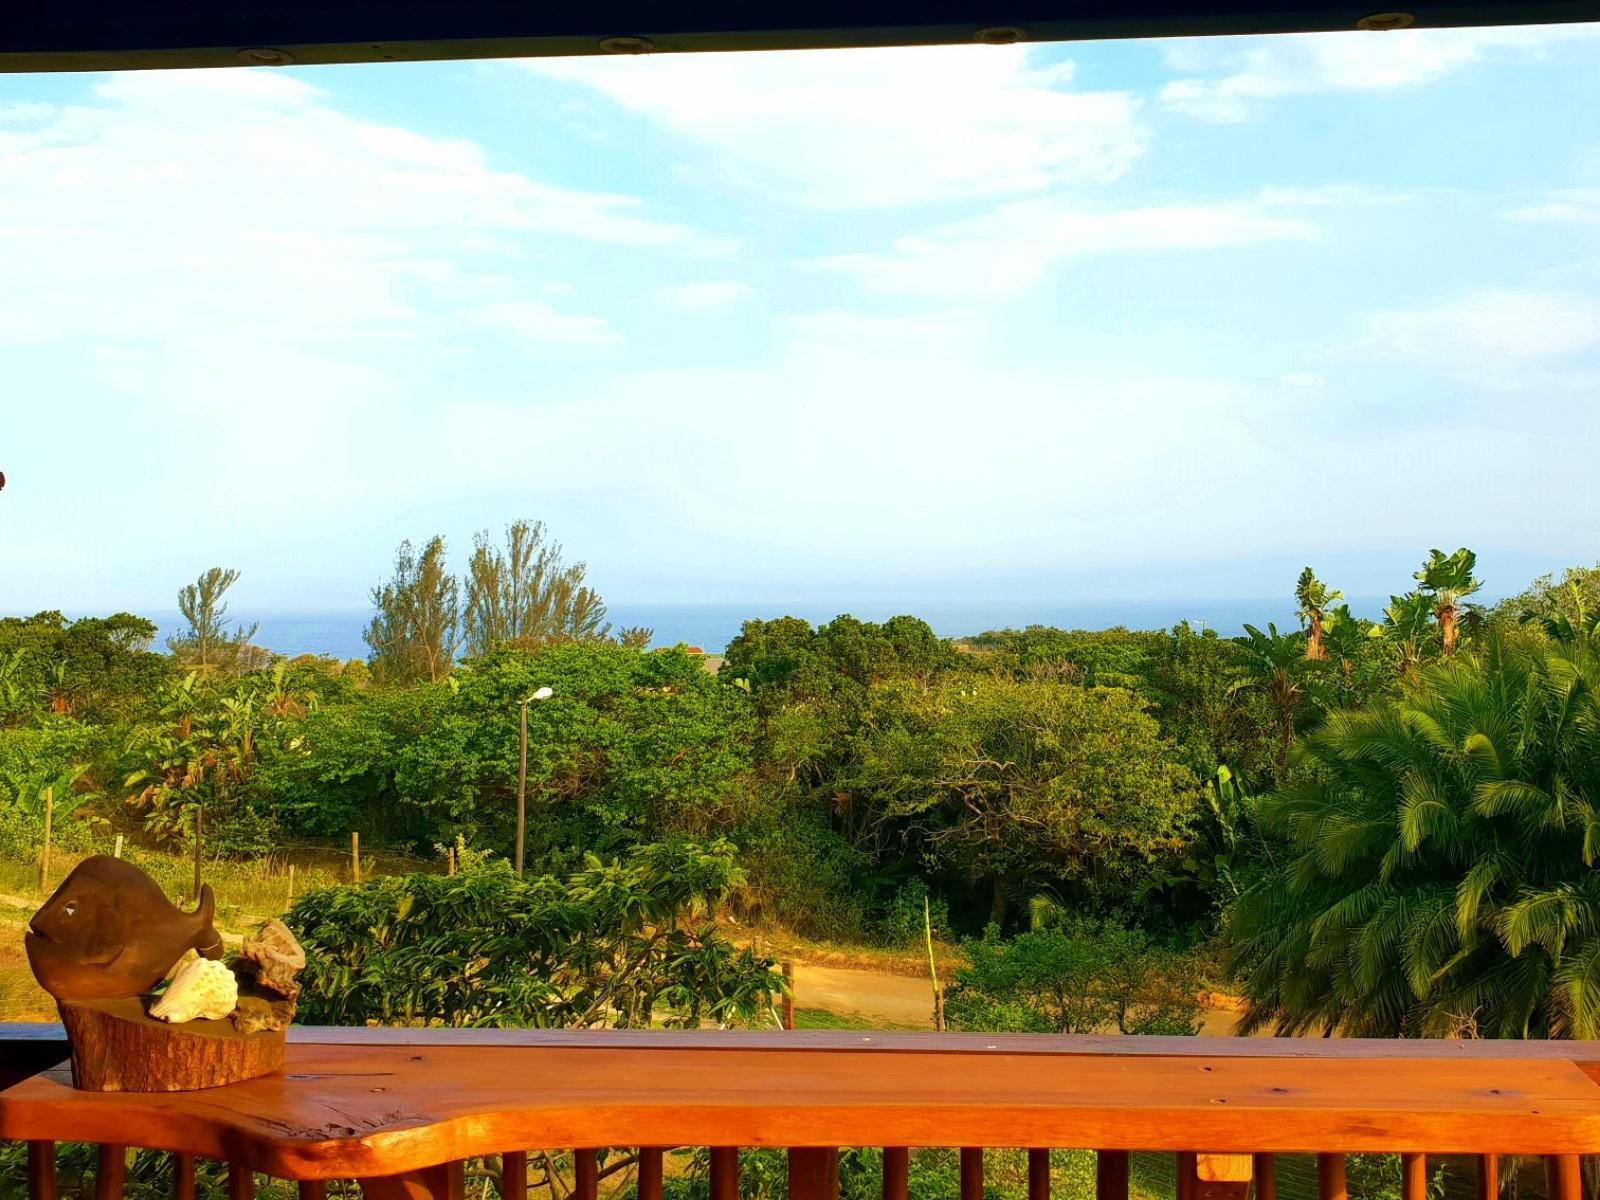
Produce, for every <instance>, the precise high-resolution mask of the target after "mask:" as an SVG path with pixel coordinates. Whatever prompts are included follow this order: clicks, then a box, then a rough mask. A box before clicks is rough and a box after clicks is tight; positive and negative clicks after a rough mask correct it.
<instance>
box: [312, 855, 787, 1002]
mask: <svg viewBox="0 0 1600 1200" xmlns="http://www.w3.org/2000/svg"><path fill="white" fill-rule="evenodd" d="M732 855H733V849H732V847H731V846H729V845H727V844H726V843H721V842H718V843H712V844H711V845H709V846H706V847H700V846H696V845H692V844H689V843H670V844H665V845H657V846H647V847H641V848H640V849H639V850H637V851H635V852H634V853H633V854H632V855H631V856H630V857H629V858H628V859H627V860H625V861H622V862H611V863H601V862H600V861H599V860H593V859H592V860H590V861H589V862H588V863H586V864H585V865H584V867H583V868H582V869H581V870H579V871H576V872H574V873H572V874H570V875H568V876H566V877H564V878H558V877H556V876H553V875H540V876H533V877H529V878H518V877H517V876H516V875H515V874H514V873H513V872H512V871H511V869H510V868H509V867H507V866H506V865H505V864H504V863H503V862H501V863H497V864H493V865H489V866H484V867H479V868H475V869H472V870H468V871H464V872H462V873H461V874H458V875H453V876H445V875H391V876H385V877H382V878H379V879H374V880H371V881H368V882H366V883H363V884H361V885H360V886H356V887H349V886H346V887H333V888H323V889H320V890H318V891H314V892H310V893H307V894H306V895H304V896H302V897H301V898H300V899H299V900H297V901H296V902H295V905H294V908H293V909H292V910H291V911H290V913H289V916H288V922H289V925H290V927H291V928H293V929H294V930H295V932H296V934H298V936H299V938H300V941H301V943H302V945H304V947H305V950H306V959H307V962H306V971H305V976H304V983H305V985H306V990H305V993H304V995H303V999H302V1001H301V1012H300V1019H301V1020H302V1021H306V1022H310V1023H313V1024H326V1025H362V1024H366V1023H369V1022H376V1023H379V1024H385V1025H395V1024H407V1025H413V1024H443V1025H474V1026H483V1025H492V1026H516V1027H530V1026H531V1027H535V1028H559V1029H574V1028H579V1029H581V1028H588V1027H591V1026H596V1025H614V1026H648V1025H650V1024H651V1022H652V1020H653V1019H656V1020H661V1019H664V1020H665V1023H667V1024H669V1025H682V1026H690V1027H693V1026H698V1025H699V1024H700V1022H701V1021H702V1020H708V1021H713V1022H716V1023H718V1024H724V1025H725V1024H741V1023H742V1024H749V1023H751V1022H753V1021H756V1020H758V1019H770V1015H771V1012H772V999H773V995H774V994H775V992H776V991H777V989H778V988H779V987H780V986H781V981H780V980H779V979H778V977H777V976H776V975H774V974H773V973H772V969H771V968H772V963H771V962H770V961H768V960H767V959H764V958H760V957H758V956H757V955H755V954H754V953H753V952H751V951H750V950H748V949H746V950H737V949H735V948H734V947H733V946H732V945H730V944H729V943H728V941H727V940H726V939H725V938H724V937H723V936H722V934H721V933H720V932H719V930H718V929H717V927H716V926H715V924H713V923H712V922H711V920H710V913H711V911H712V910H713V909H714V908H715V906H716V905H717V903H718V902H719V901H720V900H722V899H723V898H724V897H725V896H726V894H727V892H728V890H729V888H730V887H732V886H733V885H734V884H735V883H737V882H738V879H739V873H738V870H737V868H736V867H735V866H734V864H733V857H732Z"/></svg>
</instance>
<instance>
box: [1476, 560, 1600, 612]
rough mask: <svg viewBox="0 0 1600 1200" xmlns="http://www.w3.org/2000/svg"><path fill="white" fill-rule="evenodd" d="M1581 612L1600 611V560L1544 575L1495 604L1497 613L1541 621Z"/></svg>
mask: <svg viewBox="0 0 1600 1200" xmlns="http://www.w3.org/2000/svg"><path fill="white" fill-rule="evenodd" d="M1581 612H1590V613H1596V612H1600V563H1596V564H1595V565H1594V566H1592V567H1568V568H1567V569H1566V570H1565V571H1563V572H1561V575H1560V577H1559V578H1558V577H1556V576H1554V575H1541V576H1540V577H1539V578H1538V579H1535V580H1534V581H1533V582H1532V583H1531V584H1529V585H1528V587H1527V588H1525V589H1524V590H1523V591H1521V592H1519V593H1518V594H1517V595H1515V596H1508V597H1507V598H1506V599H1504V600H1502V601H1501V602H1500V603H1499V604H1497V605H1495V607H1494V615H1495V616H1497V617H1499V618H1501V619H1505V618H1509V619H1510V620H1513V621H1531V622H1538V621H1542V620H1544V619H1546V618H1549V617H1555V616H1565V617H1566V618H1567V620H1568V621H1572V620H1574V619H1576V618H1577V617H1578V615H1579V614H1580V613H1581Z"/></svg>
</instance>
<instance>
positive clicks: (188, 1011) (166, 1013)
mask: <svg viewBox="0 0 1600 1200" xmlns="http://www.w3.org/2000/svg"><path fill="white" fill-rule="evenodd" d="M238 1003H239V982H238V980H236V979H235V978H234V977H233V972H232V971H230V970H229V969H228V968H227V967H225V966H223V965H222V964H221V963H219V962H214V961H212V960H211V959H209V958H197V959H195V960H194V961H193V962H191V963H189V964H187V965H186V966H184V967H182V968H181V969H180V970H179V971H178V973H177V974H176V975H174V976H173V977H172V982H171V983H169V984H167V990H166V992H165V993H163V994H162V997H161V999H159V1000H157V1001H156V1002H155V1004H153V1005H152V1006H151V1008H150V1015H151V1016H152V1017H157V1018H159V1019H160V1020H163V1021H170V1022H171V1023H173V1024H177V1023H179V1022H182V1021H193V1020H194V1019H195V1018H196V1017H204V1018H205V1019H207V1020H210V1021H220V1020H222V1018H223V1017H226V1016H227V1015H228V1014H229V1013H231V1012H232V1011H233V1010H234V1008H235V1007H236V1006H237V1005H238Z"/></svg>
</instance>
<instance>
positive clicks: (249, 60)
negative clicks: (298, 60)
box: [239, 46, 294, 67]
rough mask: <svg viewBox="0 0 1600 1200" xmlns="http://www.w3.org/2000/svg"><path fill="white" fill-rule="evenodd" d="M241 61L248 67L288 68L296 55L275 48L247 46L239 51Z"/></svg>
mask: <svg viewBox="0 0 1600 1200" xmlns="http://www.w3.org/2000/svg"><path fill="white" fill-rule="evenodd" d="M239 61H240V62H242V63H244V64H245V66H247V67H287V66H290V65H291V64H292V63H293V62H294V55H292V54H290V53H289V52H288V51H287V50H279V49H278V48H277V47H275V46H247V47H245V48H244V49H243V50H241V51H239Z"/></svg>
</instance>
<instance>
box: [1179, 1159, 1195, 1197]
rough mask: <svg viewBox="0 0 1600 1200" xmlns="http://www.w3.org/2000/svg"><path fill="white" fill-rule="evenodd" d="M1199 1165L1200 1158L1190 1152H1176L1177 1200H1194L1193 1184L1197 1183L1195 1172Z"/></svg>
mask: <svg viewBox="0 0 1600 1200" xmlns="http://www.w3.org/2000/svg"><path fill="white" fill-rule="evenodd" d="M1199 1163H1200V1156H1199V1155H1198V1154H1196V1153H1194V1152H1193V1151H1192V1150H1180V1151H1179V1152H1178V1186H1177V1197H1178V1200H1195V1195H1194V1192H1195V1184H1196V1183H1198V1182H1199V1180H1198V1179H1197V1178H1196V1171H1197V1169H1198V1167H1199Z"/></svg>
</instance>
